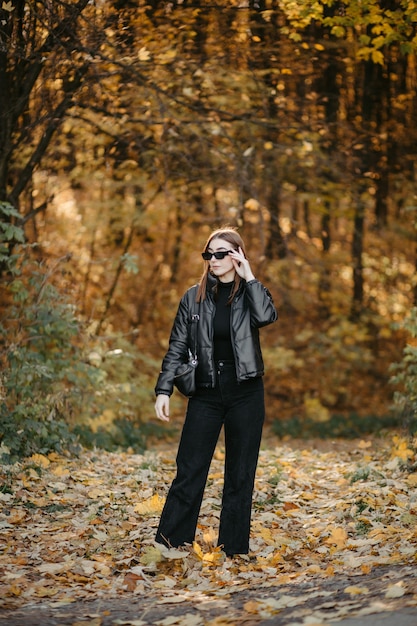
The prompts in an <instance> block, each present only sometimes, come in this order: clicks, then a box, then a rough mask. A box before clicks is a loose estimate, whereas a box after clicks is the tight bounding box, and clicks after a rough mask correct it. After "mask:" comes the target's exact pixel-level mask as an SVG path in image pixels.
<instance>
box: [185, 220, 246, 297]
mask: <svg viewBox="0 0 417 626" xmlns="http://www.w3.org/2000/svg"><path fill="white" fill-rule="evenodd" d="M213 239H223V240H224V241H227V242H228V243H230V244H231V245H232V246H233V248H234V249H235V250H237V249H238V248H242V252H243V254H244V255H245V257H246V250H245V244H244V243H243V239H242V237H241V236H240V235H239V233H238V232H237V231H236V230H235V229H234V228H232V227H231V226H227V227H224V228H219V229H218V230H215V231H214V232H212V233H211V235H210V237H209V238H208V239H207V241H206V245H205V246H204V252H205V251H206V250H207V248H208V247H209V246H210V244H211V242H212V241H213ZM209 273H210V263H209V261H204V271H203V274H202V276H201V280H200V285H199V287H198V291H197V296H196V302H202V301H203V300H204V299H205V297H206V289H207V280H208V275H209ZM241 280H242V279H241V278H240V276H239V274H238V273H237V272H236V274H235V279H234V285H233V287H232V291H231V293H230V298H229V303H230V302H231V301H232V300H233V298H234V297H235V295H236V292H237V290H238V289H239V285H240V283H241Z"/></svg>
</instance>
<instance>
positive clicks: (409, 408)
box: [390, 307, 417, 435]
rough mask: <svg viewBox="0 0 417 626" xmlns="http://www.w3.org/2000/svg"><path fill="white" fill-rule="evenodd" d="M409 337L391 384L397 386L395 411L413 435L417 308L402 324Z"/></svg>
mask: <svg viewBox="0 0 417 626" xmlns="http://www.w3.org/2000/svg"><path fill="white" fill-rule="evenodd" d="M401 328H403V329H404V330H405V331H406V332H407V333H408V335H409V339H408V341H407V343H406V345H405V347H404V350H403V358H402V360H401V361H400V363H393V364H392V365H391V371H393V372H395V374H394V375H393V376H392V377H391V379H390V382H391V383H392V384H393V385H397V386H398V389H397V390H396V391H395V392H394V403H395V409H396V411H397V413H398V414H399V416H400V418H401V421H402V424H403V426H404V428H406V429H407V430H408V432H409V434H411V435H413V434H415V433H416V431H417V307H414V308H413V309H412V310H411V311H410V315H409V316H408V317H407V318H406V319H405V320H404V322H403V323H402V324H401Z"/></svg>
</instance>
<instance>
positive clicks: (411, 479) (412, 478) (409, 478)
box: [407, 472, 417, 487]
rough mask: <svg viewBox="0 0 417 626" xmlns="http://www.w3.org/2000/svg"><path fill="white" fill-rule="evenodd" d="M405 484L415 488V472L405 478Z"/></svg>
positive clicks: (416, 483)
mask: <svg viewBox="0 0 417 626" xmlns="http://www.w3.org/2000/svg"><path fill="white" fill-rule="evenodd" d="M407 482H408V484H409V485H411V487H417V472H414V473H413V474H409V475H408V476H407Z"/></svg>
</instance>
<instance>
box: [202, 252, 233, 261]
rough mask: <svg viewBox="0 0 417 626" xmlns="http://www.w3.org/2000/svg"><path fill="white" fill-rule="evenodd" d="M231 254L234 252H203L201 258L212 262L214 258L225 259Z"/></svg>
mask: <svg viewBox="0 0 417 626" xmlns="http://www.w3.org/2000/svg"><path fill="white" fill-rule="evenodd" d="M229 252H232V250H220V251H219V252H202V253H201V256H202V257H203V259H204V260H205V261H211V258H212V257H214V258H215V259H218V260H220V259H224V257H225V256H227V255H228V254H229Z"/></svg>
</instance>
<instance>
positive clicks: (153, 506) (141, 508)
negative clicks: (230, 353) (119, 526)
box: [134, 493, 164, 515]
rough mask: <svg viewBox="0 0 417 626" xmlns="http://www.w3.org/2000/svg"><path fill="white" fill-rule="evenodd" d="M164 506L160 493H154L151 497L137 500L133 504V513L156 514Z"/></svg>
mask: <svg viewBox="0 0 417 626" xmlns="http://www.w3.org/2000/svg"><path fill="white" fill-rule="evenodd" d="M163 506H164V499H163V498H161V496H160V495H158V494H157V493H155V494H154V495H153V496H152V497H151V498H148V499H147V500H143V502H138V504H137V505H136V506H135V508H134V511H135V513H139V515H158V514H159V513H161V512H162V508H163Z"/></svg>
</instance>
